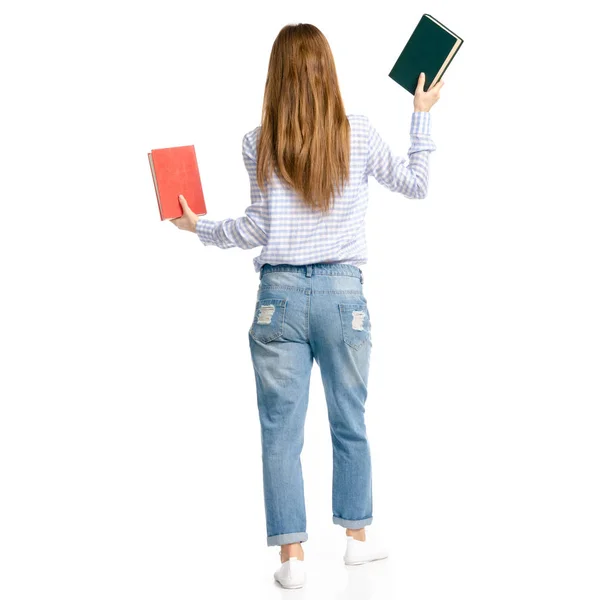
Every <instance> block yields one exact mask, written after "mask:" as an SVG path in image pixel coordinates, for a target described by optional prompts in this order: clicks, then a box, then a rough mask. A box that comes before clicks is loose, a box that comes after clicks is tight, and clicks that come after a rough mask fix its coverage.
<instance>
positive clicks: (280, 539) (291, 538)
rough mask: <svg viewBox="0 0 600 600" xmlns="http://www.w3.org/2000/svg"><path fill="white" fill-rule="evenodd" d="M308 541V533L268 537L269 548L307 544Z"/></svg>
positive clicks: (301, 532)
mask: <svg viewBox="0 0 600 600" xmlns="http://www.w3.org/2000/svg"><path fill="white" fill-rule="evenodd" d="M307 539H308V534H307V533H306V531H299V532H297V533H280V534H279V535H270V536H268V537H267V546H281V545H283V544H295V543H297V542H305V541H306V540H307Z"/></svg>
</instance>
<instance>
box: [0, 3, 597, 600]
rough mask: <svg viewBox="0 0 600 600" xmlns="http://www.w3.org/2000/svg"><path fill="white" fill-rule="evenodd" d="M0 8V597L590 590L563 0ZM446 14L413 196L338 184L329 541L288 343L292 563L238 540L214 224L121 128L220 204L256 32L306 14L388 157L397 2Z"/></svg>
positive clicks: (250, 432)
mask: <svg viewBox="0 0 600 600" xmlns="http://www.w3.org/2000/svg"><path fill="white" fill-rule="evenodd" d="M16 6H17V4H16V3H14V4H13V7H11V8H5V10H4V11H3V19H2V24H1V25H0V27H1V29H2V35H1V36H0V39H1V41H0V44H1V46H2V48H1V49H2V55H3V61H2V88H3V92H2V99H1V102H2V110H1V111H0V118H1V119H2V122H1V131H2V136H1V139H2V145H1V152H2V155H1V157H0V158H1V165H2V177H1V182H0V185H1V186H2V187H1V194H2V208H3V214H2V219H0V227H1V230H0V233H1V235H0V242H1V244H2V257H3V259H2V263H1V264H2V282H3V290H4V291H3V293H2V296H1V298H2V310H1V315H2V330H1V335H0V338H1V343H2V347H1V350H2V375H1V386H2V389H1V398H2V399H1V414H0V485H1V486H2V491H1V494H0V552H1V555H0V563H1V564H2V568H1V575H0V596H1V597H2V598H3V600H13V599H15V600H16V599H20V598H27V599H34V598H35V599H38V598H51V597H55V598H61V599H63V600H66V599H71V598H73V599H78V600H80V599H82V598H85V599H86V600H91V599H96V598H98V599H99V598H103V599H104V598H111V599H117V598H119V599H120V598H123V599H125V598H127V599H131V598H144V600H148V599H151V598H177V599H178V600H183V599H188V598H189V599H192V598H194V599H198V598H207V599H208V598H210V599H211V600H213V599H216V598H233V597H236V598H246V597H248V598H261V599H270V598H279V597H286V595H294V596H295V597H298V598H306V599H310V600H312V599H313V598H316V599H321V598H322V599H334V600H347V599H352V600H357V599H360V600H366V599H371V600H379V599H385V600H388V599H390V598H406V599H409V598H410V599H413V598H415V599H429V598H431V599H434V598H435V599H436V600H439V599H440V598H460V599H461V600H466V599H478V600H479V599H481V598H485V599H486V600H491V599H495V598H502V599H504V598H507V597H510V598H513V599H517V598H518V599H527V600H529V599H531V598H544V599H547V598H557V599H558V598H561V599H562V598H577V599H578V600H585V599H597V598H598V597H599V594H600V579H599V578H598V569H599V564H600V563H599V559H600V545H599V544H598V539H599V536H600V518H599V511H598V507H599V506H600V488H599V481H598V476H599V462H600V461H599V456H600V448H599V446H600V442H599V437H598V431H599V425H600V423H599V415H600V411H599V407H598V401H599V400H600V382H599V377H598V371H599V358H600V346H599V339H600V319H599V311H598V307H599V306H600V292H599V261H598V258H599V256H600V241H599V237H598V229H599V217H600V208H599V204H598V185H597V173H598V167H597V161H598V151H597V147H596V141H597V139H598V133H599V131H598V111H597V106H596V105H597V102H598V84H597V79H596V64H595V62H592V57H593V55H594V53H596V56H597V49H596V48H595V47H593V43H592V21H591V19H590V18H589V15H588V14H587V13H586V11H585V10H584V5H583V3H580V2H579V3H578V2H569V3H567V4H565V5H564V6H561V7H560V9H557V8H553V7H551V5H549V4H546V3H534V2H508V3H506V2H505V3H503V4H501V5H498V6H496V5H494V6H493V7H492V6H489V7H485V8H484V5H482V4H481V3H476V2H453V3H452V4H448V3H446V2H436V1H434V2H430V3H427V4H422V3H415V2H413V3H404V4H402V3H397V2H396V3H391V2H383V1H375V0H372V1H370V2H368V3H363V2H360V3H358V2H357V3H354V4H353V3H348V2H313V1H308V0H307V1H304V2H302V3H295V4H292V3H286V2H246V3H239V4H237V3H236V4H233V3H222V4H213V3H210V4H209V3H208V2H175V3H169V4H166V3H164V2H160V3H158V2H146V3H141V2H139V3H133V2H124V1H123V0H120V1H119V2H114V1H112V2H102V3H89V2H69V3H67V2H53V3H40V2H38V3H28V4H26V5H22V4H21V5H18V6H19V8H18V9H17V8H16ZM425 12H427V13H430V14H432V15H433V16H435V17H436V18H437V19H439V20H440V21H441V22H442V23H444V24H445V25H447V26H448V27H449V28H450V29H452V30H453V31H455V32H456V33H457V34H458V35H460V36H461V37H463V38H464V40H465V42H464V45H463V47H462V48H461V50H460V51H459V53H458V55H457V57H456V58H455V59H454V61H453V63H452V64H451V66H450V68H449V69H448V71H447V73H446V74H445V76H444V81H445V86H444V87H443V89H442V94H441V99H440V101H439V102H438V103H437V104H436V105H435V106H434V107H433V108H432V111H431V115H432V139H433V140H434V142H435V143H436V146H437V150H436V151H435V152H434V153H433V154H432V155H431V162H430V164H431V170H430V186H429V194H428V196H427V198H425V199H424V200H409V199H406V198H404V197H402V196H401V195H398V194H393V193H391V192H389V191H388V190H386V189H385V188H383V187H381V186H380V185H379V184H378V183H377V182H376V181H375V180H371V183H370V201H369V202H370V207H369V212H368V221H367V235H368V244H369V262H368V264H367V265H365V266H364V267H363V272H364V274H365V283H364V286H365V295H366V297H367V298H368V302H369V306H370V312H371V318H372V327H373V349H372V356H371V373H370V380H369V383H370V385H369V397H368V400H367V407H368V408H367V426H368V433H369V438H370V442H371V450H372V456H373V476H374V480H373V491H374V521H373V526H372V527H371V528H369V529H368V530H367V531H368V534H369V531H370V530H371V531H372V534H373V536H375V535H377V536H379V537H380V538H381V539H384V540H387V541H388V542H389V545H390V547H391V550H392V554H391V555H390V558H389V559H388V560H387V561H382V562H380V563H374V564H372V565H367V566H364V567H360V568H354V569H352V568H349V567H345V566H344V565H343V562H342V559H341V555H342V553H343V550H344V544H345V541H344V529H343V528H341V527H339V526H336V525H333V524H332V522H331V462H332V461H331V442H330V438H329V430H328V424H327V414H326V408H325V400H324V395H323V389H322V386H321V382H320V374H319V370H318V366H317V365H316V364H315V365H314V369H313V374H312V380H311V398H310V404H309V410H308V415H307V422H306V431H305V448H304V452H303V455H302V460H303V467H304V478H305V488H306V503H307V519H308V534H309V540H308V542H306V544H305V545H304V548H305V553H306V554H305V556H306V561H307V563H306V564H307V567H308V577H309V580H308V583H307V586H306V587H305V588H304V589H303V590H301V591H299V592H287V591H283V590H280V589H279V588H278V587H276V586H275V584H274V583H273V579H272V572H273V570H274V569H275V568H276V567H277V564H278V555H277V550H278V548H267V546H266V541H265V538H266V529H265V521H264V507H263V495H262V494H263V491H262V475H261V457H260V429H259V422H258V413H257V408H256V389H255V381H254V373H253V370H252V364H251V360H250V351H249V346H248V338H247V332H248V328H249V326H250V324H251V321H252V317H253V310H254V303H255V298H256V291H257V287H258V274H257V273H255V272H254V269H253V265H252V258H253V257H254V256H256V255H257V254H258V253H259V251H260V248H255V249H253V250H247V251H243V250H241V249H237V248H234V249H229V250H227V251H223V250H221V249H219V248H217V247H204V246H203V245H202V244H201V243H200V241H199V240H198V238H197V237H196V236H195V234H193V233H189V232H184V231H180V230H179V229H177V228H176V227H174V226H173V225H172V224H170V223H167V222H161V221H160V219H159V215H158V209H157V205H156V197H155V194H154V188H153V184H152V179H151V176H150V170H149V166H148V159H147V152H149V151H150V150H151V149H152V148H161V147H166V146H176V145H187V144H194V145H195V147H196V152H197V156H198V163H199V167H200V174H201V177H202V182H203V187H204V193H205V198H206V203H207V208H208V213H209V214H208V215H207V218H211V219H224V218H227V217H239V216H242V215H243V214H244V210H245V208H246V206H248V204H249V203H250V188H249V181H248V178H247V173H246V170H245V168H244V164H243V160H242V155H241V141H242V136H243V135H244V134H245V133H246V132H248V131H250V130H251V129H253V128H254V127H256V126H257V125H259V124H260V111H261V106H262V98H263V91H264V83H265V78H266V72H267V64H268V59H269V53H270V50H271V46H272V43H273V41H274V39H275V37H276V35H277V33H278V32H279V30H280V29H281V27H283V26H284V25H286V24H288V23H295V22H309V23H313V24H315V25H317V26H318V27H319V28H320V29H321V30H322V31H323V33H324V34H325V35H326V37H327V38H328V40H329V42H330V45H331V47H332V50H333V53H334V57H335V60H336V65H337V69H338V75H339V80H340V85H341V89H342V93H343V98H344V102H345V108H346V111H347V112H348V113H359V114H366V115H368V116H369V118H370V119H371V120H372V122H373V123H374V124H375V126H376V127H377V128H378V130H379V131H380V133H381V134H382V136H383V138H384V139H385V140H386V141H387V142H388V143H389V145H390V146H391V148H392V149H393V151H394V152H395V153H397V154H405V153H406V151H407V149H408V147H409V143H410V141H409V135H408V134H409V127H410V117H411V113H412V109H413V105H412V100H413V98H412V96H411V95H410V94H409V93H407V92H406V91H405V90H403V89H402V88H400V86H398V85H397V84H395V83H394V82H393V81H392V80H391V79H390V78H389V77H388V73H389V71H390V69H391V67H392V66H393V64H394V62H395V60H396V58H397V56H398V54H399V53H400V51H401V50H402V48H403V46H404V44H405V42H406V40H407V39H408V37H409V36H410V34H411V33H412V31H413V29H414V27H415V25H416V23H417V22H418V20H419V19H420V17H421V15H422V14H423V13H425Z"/></svg>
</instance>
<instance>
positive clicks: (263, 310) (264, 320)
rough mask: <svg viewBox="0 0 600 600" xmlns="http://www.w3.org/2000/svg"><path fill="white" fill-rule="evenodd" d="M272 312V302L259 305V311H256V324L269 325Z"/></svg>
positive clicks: (273, 309) (273, 307) (273, 308)
mask: <svg viewBox="0 0 600 600" xmlns="http://www.w3.org/2000/svg"><path fill="white" fill-rule="evenodd" d="M274 312H275V306H274V305H273V304H263V305H262V306H261V307H260V312H259V313H258V321H256V324H257V325H269V324H270V323H271V319H272V318H273V313H274Z"/></svg>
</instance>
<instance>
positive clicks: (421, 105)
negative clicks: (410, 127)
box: [415, 73, 444, 112]
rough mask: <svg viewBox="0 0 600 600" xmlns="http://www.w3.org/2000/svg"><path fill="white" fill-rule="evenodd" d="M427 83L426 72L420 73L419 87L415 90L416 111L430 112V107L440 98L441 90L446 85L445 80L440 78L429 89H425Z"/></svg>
mask: <svg viewBox="0 0 600 600" xmlns="http://www.w3.org/2000/svg"><path fill="white" fill-rule="evenodd" d="M424 85H425V73H421V75H419V81H418V82H417V89H416V90H415V112H417V111H422V112H429V109H430V108H431V107H432V106H433V105H434V104H435V103H436V102H437V101H438V100H439V99H440V90H441V89H442V86H443V85H444V82H443V80H441V79H440V80H439V81H438V82H437V83H436V84H435V85H434V86H433V87H432V88H430V89H429V90H428V91H426V92H424V91H423V86H424Z"/></svg>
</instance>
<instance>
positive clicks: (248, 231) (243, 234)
mask: <svg viewBox="0 0 600 600" xmlns="http://www.w3.org/2000/svg"><path fill="white" fill-rule="evenodd" d="M242 156H243V157H244V164H245V165H246V170H247V171H248V176H249V177H250V195H251V202H252V203H251V204H250V206H248V208H246V211H245V215H244V216H243V217H238V218H236V219H223V220H222V221H210V220H208V219H205V218H203V217H200V218H199V219H198V222H197V223H196V233H197V234H198V237H199V238H200V241H201V242H202V243H203V244H204V245H205V246H208V245H213V246H218V247H219V248H224V249H225V248H234V247H238V248H243V249H249V248H255V247H256V246H264V245H265V244H266V243H267V233H266V227H265V222H266V199H265V198H264V196H263V195H262V193H261V191H260V189H259V187H258V185H257V184H256V157H255V155H254V149H253V148H251V147H250V144H249V142H248V138H247V135H245V136H244V139H243V141H242Z"/></svg>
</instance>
